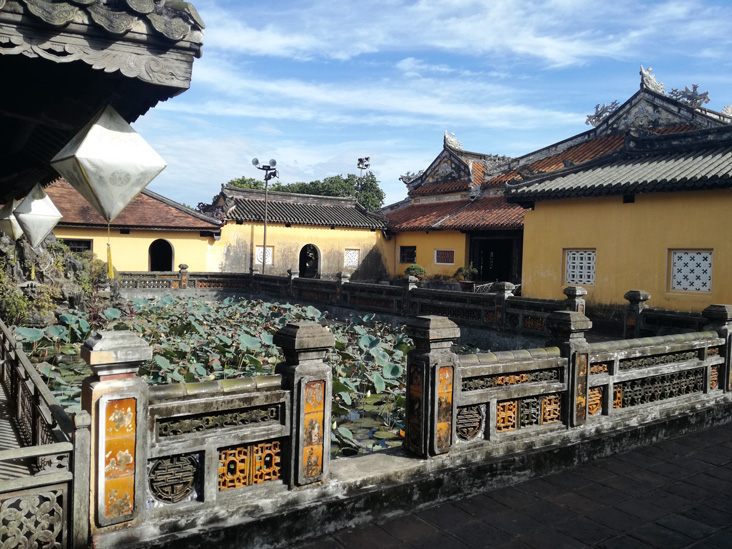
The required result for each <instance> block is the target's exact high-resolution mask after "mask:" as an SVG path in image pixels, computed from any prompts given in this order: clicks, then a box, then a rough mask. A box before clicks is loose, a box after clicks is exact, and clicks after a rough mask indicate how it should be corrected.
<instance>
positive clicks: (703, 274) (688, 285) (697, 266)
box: [670, 250, 712, 293]
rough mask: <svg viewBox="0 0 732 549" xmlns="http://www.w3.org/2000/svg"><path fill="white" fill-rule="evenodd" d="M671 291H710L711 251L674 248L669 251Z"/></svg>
mask: <svg viewBox="0 0 732 549" xmlns="http://www.w3.org/2000/svg"><path fill="white" fill-rule="evenodd" d="M670 286H671V288H670V289H671V291H681V292H704V293H708V292H711V291H712V252H711V251H698V250H676V251H673V252H671V281H670Z"/></svg>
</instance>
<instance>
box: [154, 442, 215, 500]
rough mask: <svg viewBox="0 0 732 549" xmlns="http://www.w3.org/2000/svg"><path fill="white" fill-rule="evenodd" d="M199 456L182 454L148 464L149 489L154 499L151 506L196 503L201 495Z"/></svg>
mask: <svg viewBox="0 0 732 549" xmlns="http://www.w3.org/2000/svg"><path fill="white" fill-rule="evenodd" d="M200 462H201V456H200V455H199V454H197V453H196V454H180V455H177V456H166V457H161V458H158V459H151V460H150V461H149V462H148V477H147V479H148V487H149V489H150V495H151V496H152V498H154V499H153V500H152V501H150V504H151V505H153V506H154V505H156V502H160V503H180V502H183V501H196V500H197V499H198V498H199V495H200V493H201V487H200V482H201V478H202V474H201V472H200Z"/></svg>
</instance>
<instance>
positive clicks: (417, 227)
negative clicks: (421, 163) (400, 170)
mask: <svg viewBox="0 0 732 549" xmlns="http://www.w3.org/2000/svg"><path fill="white" fill-rule="evenodd" d="M507 162H508V159H507V158H506V157H500V156H495V155H485V154H480V153H473V152H468V151H464V150H463V149H462V144H460V143H459V142H458V141H456V140H455V139H454V137H453V136H448V135H447V134H445V139H444V142H443V149H442V151H441V152H440V154H439V155H438V156H437V158H435V160H433V161H432V163H431V164H430V166H429V167H428V168H427V169H426V170H425V171H424V172H422V173H420V174H418V175H416V176H412V177H409V176H405V177H403V178H402V180H403V181H405V183H406V185H407V189H408V198H407V199H406V200H404V201H402V202H399V203H397V204H394V205H392V206H388V207H386V208H384V209H383V210H382V212H383V213H384V215H385V217H386V220H387V223H388V225H389V234H391V235H392V240H391V243H392V246H393V248H392V249H391V250H390V253H391V256H390V257H388V259H387V263H388V266H389V272H390V274H391V275H392V276H398V275H401V274H404V269H406V268H407V267H408V266H409V265H411V264H413V263H416V264H417V265H420V266H421V267H424V268H425V270H426V271H427V275H428V276H432V275H442V276H452V275H453V274H454V273H455V271H456V270H457V269H458V268H459V267H462V266H464V265H467V264H469V263H472V264H473V266H474V267H475V268H476V269H477V271H478V274H477V276H476V279H477V280H482V281H488V282H493V281H496V280H501V281H510V282H518V281H519V279H520V276H521V274H520V273H521V238H522V236H521V235H522V224H523V210H522V208H521V207H519V206H517V205H515V204H508V203H507V202H506V200H505V199H504V197H503V187H504V183H503V181H493V180H492V179H491V178H488V177H487V175H488V174H491V173H494V172H496V171H500V169H501V168H502V167H503V166H504V165H505V164H506V163H507Z"/></svg>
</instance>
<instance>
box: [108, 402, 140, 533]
mask: <svg viewBox="0 0 732 549" xmlns="http://www.w3.org/2000/svg"><path fill="white" fill-rule="evenodd" d="M100 412H101V414H102V418H103V423H102V427H103V431H104V432H103V433H102V436H101V437H100V442H101V443H102V448H103V450H102V452H100V454H99V458H100V459H101V460H102V463H101V466H102V467H103V469H102V494H103V498H104V505H103V513H104V516H105V518H106V519H107V520H110V519H122V520H124V519H125V518H126V517H128V516H129V515H132V512H133V510H134V502H135V439H136V437H135V434H136V425H137V423H136V422H137V399H136V398H123V399H117V400H108V401H106V406H105V408H104V409H103V410H100Z"/></svg>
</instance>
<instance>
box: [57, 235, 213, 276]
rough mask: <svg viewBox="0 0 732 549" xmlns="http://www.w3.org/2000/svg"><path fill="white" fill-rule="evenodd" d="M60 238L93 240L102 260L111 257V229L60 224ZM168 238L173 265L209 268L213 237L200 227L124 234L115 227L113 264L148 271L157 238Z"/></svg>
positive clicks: (194, 268)
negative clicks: (207, 235) (150, 249)
mask: <svg viewBox="0 0 732 549" xmlns="http://www.w3.org/2000/svg"><path fill="white" fill-rule="evenodd" d="M53 234H54V235H56V238H69V239H74V240H92V251H93V252H94V254H95V255H96V256H97V257H98V258H99V259H101V260H102V261H106V260H107V229H78V228H67V227H56V228H55V229H54V230H53ZM158 239H163V240H167V241H168V242H169V243H170V244H171V245H172V246H173V269H174V270H177V269H178V265H180V264H181V263H185V264H187V265H188V270H190V271H206V270H207V267H208V261H207V257H208V255H209V249H210V248H211V247H212V246H213V244H214V239H213V237H201V236H199V231H136V230H134V229H131V230H130V234H120V232H119V229H116V230H115V229H112V231H111V235H110V239H109V242H110V244H111V246H112V264H113V265H114V267H115V269H117V270H118V271H147V270H149V268H150V261H149V252H148V250H149V248H150V244H152V243H153V242H154V241H155V240H158Z"/></svg>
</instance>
